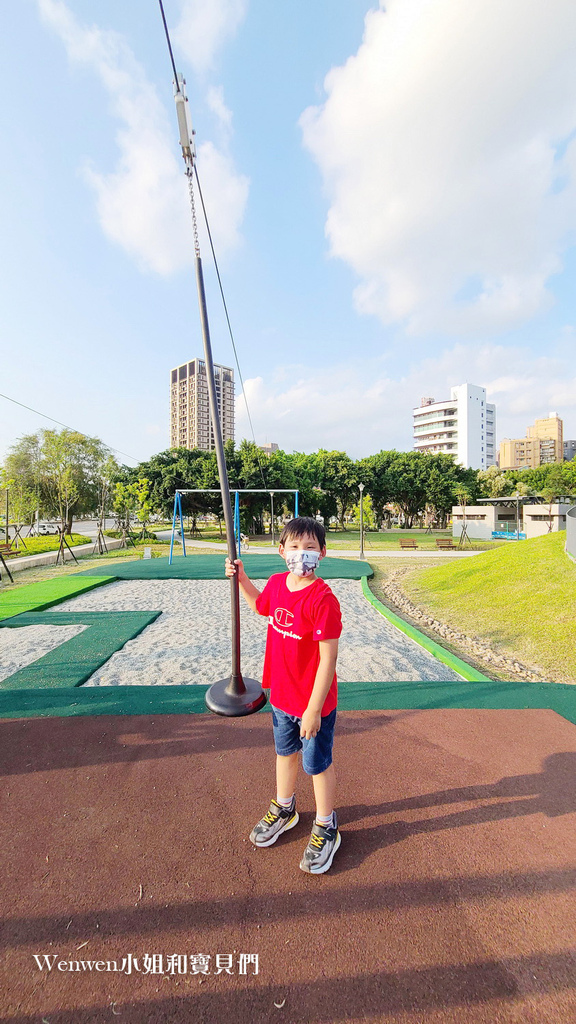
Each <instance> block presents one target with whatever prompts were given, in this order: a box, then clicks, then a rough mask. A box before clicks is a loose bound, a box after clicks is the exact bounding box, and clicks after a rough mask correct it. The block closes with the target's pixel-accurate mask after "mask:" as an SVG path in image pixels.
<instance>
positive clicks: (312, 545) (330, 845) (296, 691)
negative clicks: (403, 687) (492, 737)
mask: <svg viewBox="0 0 576 1024" xmlns="http://www.w3.org/2000/svg"><path fill="white" fill-rule="evenodd" d="M279 552H280V554H281V556H282V558H284V559H285V560H286V566H287V569H288V572H285V573H277V574H275V575H274V576H271V577H270V579H269V580H268V582H267V584H266V586H265V587H264V590H263V591H262V593H260V591H259V590H258V588H257V587H255V586H254V584H253V583H252V582H251V580H250V579H249V578H248V576H247V575H246V572H245V571H244V566H243V565H242V562H241V561H240V560H239V559H237V560H236V564H235V565H232V563H231V562H230V561H229V559H226V575H227V576H229V577H230V576H233V575H234V573H235V572H236V571H238V583H239V585H240V589H241V591H242V594H243V596H244V598H245V599H246V601H247V602H248V604H249V605H250V607H251V608H252V610H253V611H255V612H258V614H260V615H266V616H268V636H267V639H266V654H265V658H264V675H263V680H262V685H263V686H264V687H270V690H271V693H270V703H271V705H272V723H273V728H274V743H275V747H276V786H277V792H276V799H275V800H272V803H271V804H270V809H269V810H268V812H267V813H266V814H265V815H264V817H263V818H262V819H261V821H259V822H258V824H257V825H255V827H254V828H253V829H252V832H251V834H250V840H251V842H252V843H254V845H255V846H271V845H272V843H275V842H276V840H277V839H278V837H279V836H280V835H281V834H282V833H283V832H287V831H288V830H289V829H291V828H293V827H294V825H296V824H297V823H298V820H299V818H298V812H297V811H296V796H295V788H296V775H297V772H298V751H299V750H302V767H303V768H304V771H305V772H306V774H307V775H311V776H312V782H313V785H314V797H315V801H316V821H315V823H314V827H313V829H312V835H311V836H310V842H309V843H308V846H307V847H306V849H305V851H304V856H303V857H302V860H301V862H300V867H301V869H302V871H308V872H310V873H311V874H313V875H321V874H324V872H325V871H328V868H329V867H330V866H331V864H332V860H333V858H334V854H335V853H336V850H337V849H338V847H339V846H340V833H339V831H338V823H337V820H336V812H335V811H334V797H335V789H336V780H335V773H334V765H333V764H332V743H333V739H334V724H335V721H336V702H337V681H336V658H337V656H338V638H339V636H340V634H341V632H342V618H341V614H340V605H339V603H338V600H337V599H336V597H335V596H334V594H333V593H332V591H331V590H330V587H329V586H328V585H327V584H326V583H325V582H324V580H321V579H319V577H317V576H316V575H315V572H314V570H315V569H316V567H317V565H318V562H319V561H320V559H321V558H324V556H325V554H326V533H325V530H324V527H323V526H321V525H320V523H318V522H316V520H315V519H311V518H308V517H306V516H302V517H301V518H298V519H292V520H291V521H290V522H289V523H287V524H286V526H285V527H284V529H283V530H282V533H281V535H280V547H279Z"/></svg>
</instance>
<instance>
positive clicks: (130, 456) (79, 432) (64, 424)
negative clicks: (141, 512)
mask: <svg viewBox="0 0 576 1024" xmlns="http://www.w3.org/2000/svg"><path fill="white" fill-rule="evenodd" d="M0 398H5V399H6V401H7V402H13V403H14V405H19V406H20V408H21V409H27V410H28V412H33V413H35V414H36V416H43V417H44V419H45V420H51V422H52V423H57V424H58V426H59V427H65V428H66V430H71V431H72V432H73V433H74V434H81V435H82V437H87V438H88V440H89V441H100V440H101V439H100V438H99V437H94V436H93V435H92V434H85V433H84V431H83V430H76V428H75V427H69V426H68V424H67V423H62V422H61V421H60V420H55V419H54V417H53V416H47V415H46V413H45V412H39V410H38V409H32V407H31V406H30V405H24V403H23V402H17V401H16V399H15V398H10V396H9V395H2V394H0ZM102 443H103V444H105V445H106V448H109V449H110V451H111V452H116V454H117V455H124V457H125V458H126V459H130V460H131V462H140V461H141V460H140V459H135V458H134V456H133V455H128V454H127V452H121V451H120V449H119V448H113V447H112V445H110V444H106V442H105V441H104V442H102Z"/></svg>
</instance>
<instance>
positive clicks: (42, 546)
mask: <svg viewBox="0 0 576 1024" xmlns="http://www.w3.org/2000/svg"><path fill="white" fill-rule="evenodd" d="M24 540H25V542H26V547H24V546H23V545H22V544H21V545H20V547H19V548H18V549H17V550H15V549H14V548H13V549H12V551H11V553H10V558H18V557H23V558H25V557H26V556H27V555H40V554H44V552H45V551H58V548H59V547H60V537H58V536H56V535H52V534H51V535H50V536H49V537H25V538H24ZM66 540H67V542H68V544H69V545H70V547H71V548H73V547H76V546H77V545H78V544H90V541H91V540H93V538H92V537H83V536H82V534H81V533H73V534H71V535H70V536H68V534H66Z"/></svg>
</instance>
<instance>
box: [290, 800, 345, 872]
mask: <svg viewBox="0 0 576 1024" xmlns="http://www.w3.org/2000/svg"><path fill="white" fill-rule="evenodd" d="M340 843H341V838H340V833H339V831H338V821H337V819H336V814H334V825H333V827H332V828H324V825H318V824H317V823H316V822H315V823H314V827H313V829H312V835H311V836H310V841H309V843H308V846H307V847H306V849H305V850H304V856H303V857H302V860H301V861H300V867H301V868H302V871H308V872H310V874H312V875H323V874H324V872H325V871H328V868H329V867H330V866H331V864H332V861H333V860H334V854H335V853H336V850H337V849H338V847H339V846H340Z"/></svg>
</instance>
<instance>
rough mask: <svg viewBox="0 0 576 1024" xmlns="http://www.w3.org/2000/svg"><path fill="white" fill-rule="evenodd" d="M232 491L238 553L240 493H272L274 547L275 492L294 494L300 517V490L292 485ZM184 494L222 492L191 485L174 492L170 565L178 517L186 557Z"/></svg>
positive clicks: (296, 509)
mask: <svg viewBox="0 0 576 1024" xmlns="http://www.w3.org/2000/svg"><path fill="white" fill-rule="evenodd" d="M230 493H231V494H233V495H234V534H235V537H236V547H237V549H238V554H239V555H241V554H242V534H241V533H240V495H241V494H269V495H270V505H271V509H270V517H271V521H270V528H271V531H272V547H274V495H275V494H293V495H294V518H295V519H297V518H298V496H299V493H300V492H299V490H298V489H295V488H291V487H270V488H265V489H264V488H262V487H261V488H254V487H243V488H235V487H232V488H230ZM183 494H222V490H221V488H220V487H189V488H177V489H176V491H175V492H174V513H173V515H172V536H171V538H170V557H169V559H168V565H172V555H173V551H174V538H175V536H176V519H177V518H178V519H179V521H180V534H181V537H182V553H183V555H184V558H186V540H185V538H184V518H183V514H182V495H183Z"/></svg>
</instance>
